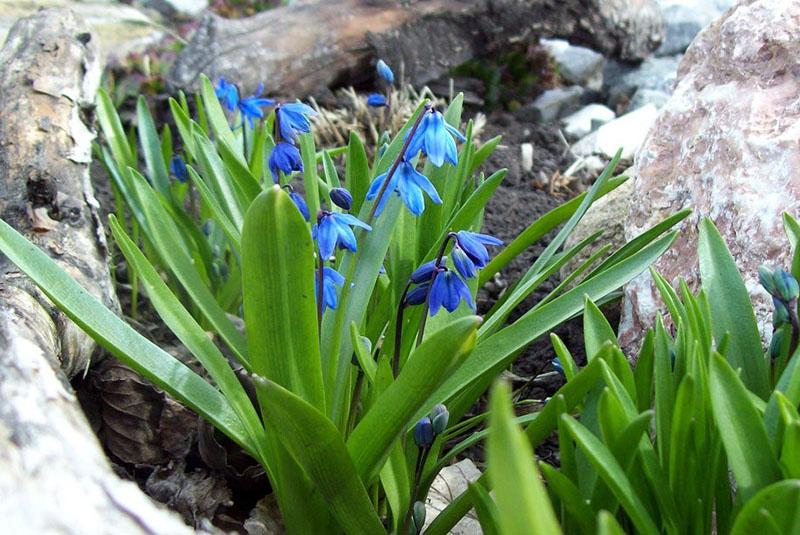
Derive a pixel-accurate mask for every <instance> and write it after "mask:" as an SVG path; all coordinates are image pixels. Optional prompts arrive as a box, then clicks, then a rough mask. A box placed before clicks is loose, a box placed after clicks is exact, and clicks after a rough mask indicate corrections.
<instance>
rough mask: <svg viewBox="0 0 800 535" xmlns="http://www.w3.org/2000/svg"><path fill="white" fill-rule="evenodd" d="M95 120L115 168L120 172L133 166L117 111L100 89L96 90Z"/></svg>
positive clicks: (131, 155) (129, 149) (134, 163)
mask: <svg viewBox="0 0 800 535" xmlns="http://www.w3.org/2000/svg"><path fill="white" fill-rule="evenodd" d="M97 120H98V122H99V123H100V128H101V129H102V130H103V135H104V136H105V138H106V143H108V146H109V147H110V148H111V154H112V155H113V156H114V160H116V162H117V167H118V168H119V169H121V170H124V169H126V168H127V167H128V166H135V165H136V161H135V159H134V157H133V154H132V153H131V148H130V145H128V140H127V137H126V136H125V131H124V130H123V129H122V122H121V121H120V120H119V115H117V110H116V109H115V108H114V104H113V103H112V102H111V99H110V98H109V96H108V93H106V91H105V90H104V89H103V88H102V87H101V88H100V89H98V90H97Z"/></svg>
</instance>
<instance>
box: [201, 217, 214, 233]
mask: <svg viewBox="0 0 800 535" xmlns="http://www.w3.org/2000/svg"><path fill="white" fill-rule="evenodd" d="M212 232H214V221H213V220H212V219H206V221H205V223H203V234H205V235H206V236H211V233H212Z"/></svg>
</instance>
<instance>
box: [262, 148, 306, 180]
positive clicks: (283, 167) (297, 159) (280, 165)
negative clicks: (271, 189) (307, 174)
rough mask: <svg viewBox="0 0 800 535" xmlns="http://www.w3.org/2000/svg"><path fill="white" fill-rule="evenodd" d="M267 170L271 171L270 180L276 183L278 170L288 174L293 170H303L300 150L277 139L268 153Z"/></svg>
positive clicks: (278, 176) (278, 175)
mask: <svg viewBox="0 0 800 535" xmlns="http://www.w3.org/2000/svg"><path fill="white" fill-rule="evenodd" d="M269 170H270V171H271V172H272V181H273V182H275V183H276V184H277V183H278V179H279V178H280V174H279V171H283V174H285V175H290V174H292V172H293V171H302V170H303V159H302V158H301V156H300V151H299V150H297V147H295V146H294V145H292V144H291V143H287V142H285V141H279V142H278V143H277V144H276V145H275V147H273V149H272V152H271V153H270V155H269Z"/></svg>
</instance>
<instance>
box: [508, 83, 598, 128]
mask: <svg viewBox="0 0 800 535" xmlns="http://www.w3.org/2000/svg"><path fill="white" fill-rule="evenodd" d="M582 95H583V89H582V88H581V87H579V86H577V85H573V86H569V87H557V88H555V89H548V90H547V91H545V92H544V93H542V94H541V95H539V96H538V97H536V100H534V101H533V102H531V103H530V104H528V105H526V106H525V107H523V108H522V109H521V110H520V112H519V117H520V118H521V119H522V120H525V121H536V122H540V123H547V122H550V121H555V120H556V119H558V118H559V117H562V116H564V115H566V114H568V113H571V112H573V111H575V110H576V109H577V108H578V106H580V103H581V96H582Z"/></svg>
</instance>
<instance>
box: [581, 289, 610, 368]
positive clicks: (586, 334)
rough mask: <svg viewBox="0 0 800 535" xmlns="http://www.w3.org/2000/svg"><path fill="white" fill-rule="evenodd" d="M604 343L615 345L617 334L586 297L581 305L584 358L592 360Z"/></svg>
mask: <svg viewBox="0 0 800 535" xmlns="http://www.w3.org/2000/svg"><path fill="white" fill-rule="evenodd" d="M606 342H611V343H612V344H615V345H616V344H617V334H616V333H615V332H614V329H612V328H611V324H609V323H608V320H607V319H606V317H605V316H604V315H603V313H602V312H600V309H599V308H597V305H595V304H594V303H592V301H591V299H589V298H588V297H587V298H586V300H585V302H584V305H583V344H584V347H585V348H586V358H587V359H592V358H594V356H595V355H596V354H597V353H598V352H599V351H600V348H602V347H603V346H604V345H605V344H606Z"/></svg>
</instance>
